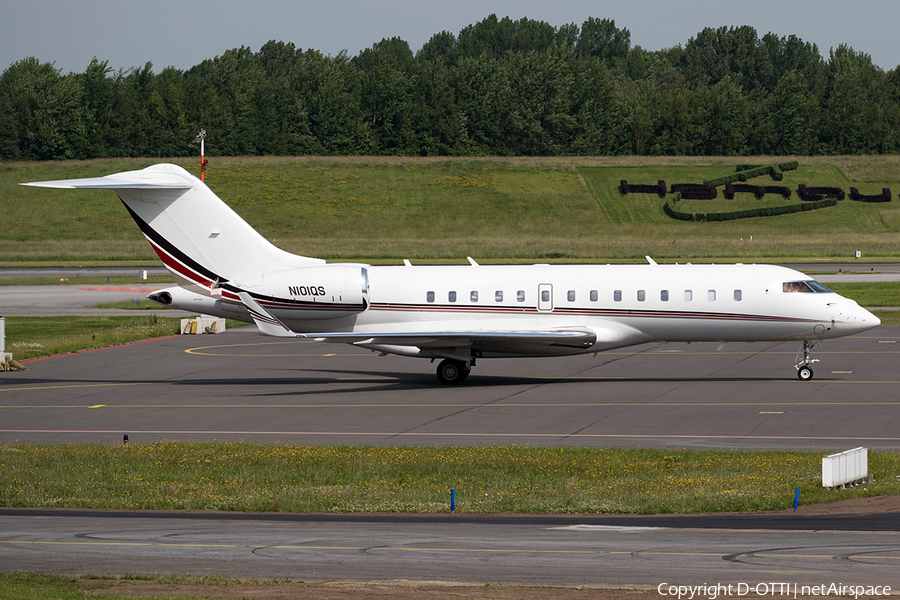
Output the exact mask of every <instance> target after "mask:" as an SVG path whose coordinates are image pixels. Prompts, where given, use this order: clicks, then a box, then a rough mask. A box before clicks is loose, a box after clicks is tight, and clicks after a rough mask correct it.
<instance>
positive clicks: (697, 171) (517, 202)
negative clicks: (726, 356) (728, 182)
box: [0, 157, 900, 264]
mask: <svg viewBox="0 0 900 600" xmlns="http://www.w3.org/2000/svg"><path fill="white" fill-rule="evenodd" d="M870 158H871V157H836V158H833V159H829V158H822V157H816V158H807V159H804V158H801V159H799V160H800V168H799V169H797V170H796V171H788V172H786V173H785V178H784V181H782V182H778V184H779V185H786V186H788V187H790V188H791V189H792V190H794V193H793V196H792V198H791V199H790V200H788V201H784V200H781V199H778V198H775V197H769V196H767V197H766V198H765V199H764V200H762V201H760V200H756V199H755V197H754V196H753V195H752V194H738V197H737V198H736V199H735V200H734V201H727V200H724V199H723V198H722V194H721V193H720V198H719V200H715V201H711V202H704V203H701V202H700V201H685V202H684V203H682V204H680V205H679V207H680V208H682V209H684V210H698V211H699V210H702V211H703V212H716V211H719V210H736V209H740V208H746V207H750V206H757V205H759V204H760V203H772V202H774V203H781V202H788V203H796V202H798V201H799V200H798V199H797V196H796V187H797V185H798V184H799V183H807V184H809V185H829V186H838V187H841V188H843V189H844V190H845V191H847V192H848V193H849V188H850V186H855V187H858V188H859V189H860V190H861V191H862V192H863V193H869V194H874V193H878V192H880V191H881V188H882V187H890V188H892V191H893V195H894V200H893V201H892V202H891V203H890V204H887V205H885V204H866V203H861V202H852V201H849V200H845V201H844V202H842V203H840V204H839V205H838V206H837V207H834V208H829V209H824V210H820V211H814V212H811V213H803V214H797V215H783V216H779V217H769V218H756V219H744V220H740V221H733V222H725V223H683V222H678V221H674V220H672V219H670V218H668V217H667V216H666V215H665V214H664V213H663V211H662V200H661V199H659V198H658V197H656V196H655V195H651V194H632V195H629V196H623V195H622V194H621V193H620V192H619V191H618V185H619V181H620V180H622V179H627V180H629V181H631V182H633V183H654V182H656V181H657V180H658V179H664V180H665V181H666V182H667V184H672V183H684V182H701V181H702V180H703V179H706V178H709V177H715V176H719V175H723V174H725V173H728V172H731V171H733V170H734V168H735V164H736V163H737V162H742V160H740V159H722V158H711V159H705V158H667V159H643V158H631V159H626V158H615V159H613V158H608V159H605V158H595V159H589V158H569V159H481V160H474V159H452V160H451V159H442V160H435V159H405V158H404V159H399V158H393V159H377V158H344V159H341V158H302V157H300V158H215V159H214V161H213V165H211V167H210V168H209V169H208V171H207V183H208V184H209V185H210V187H211V188H212V189H213V191H215V192H216V193H217V194H218V195H219V196H220V197H221V198H222V199H223V200H224V201H225V202H226V203H227V204H229V205H230V206H232V207H233V208H234V209H235V210H236V211H237V212H238V213H239V214H240V215H241V216H243V217H244V218H245V219H246V220H247V221H248V222H249V223H250V224H251V225H253V226H254V227H255V228H257V229H258V230H259V231H260V232H261V233H262V234H263V235H264V236H265V237H267V238H269V239H270V240H272V241H273V242H274V243H275V244H276V245H278V246H280V247H282V248H284V249H286V250H288V251H291V252H295V253H298V254H303V255H310V256H319V257H324V258H329V259H341V260H378V259H387V260H397V261H399V259H401V258H410V259H417V260H438V261H439V260H464V259H465V257H466V256H474V257H476V258H480V259H483V260H486V261H492V260H503V259H509V260H526V261H527V260H553V259H569V260H576V261H582V260H591V259H596V260H639V259H641V258H642V257H643V256H644V255H647V254H649V255H652V256H654V257H656V258H657V259H660V258H662V259H684V260H688V259H693V260H714V259H723V262H724V259H741V260H746V261H748V262H749V261H750V259H760V260H763V259H767V258H768V259H786V258H793V259H804V260H805V259H835V258H849V257H852V256H854V253H855V252H856V251H857V250H858V251H860V252H862V253H863V256H864V257H865V258H868V259H872V258H874V257H878V258H888V259H890V258H893V257H897V256H900V244H898V242H900V201H898V199H897V194H898V192H900V157H876V158H877V160H874V159H872V160H870ZM782 160H783V159H765V158H758V159H755V160H753V161H752V162H754V163H760V164H768V163H771V162H780V161H782ZM829 160H831V162H828V161H829ZM153 162H158V161H153V160H148V159H140V160H137V159H135V160H98V161H85V162H61V163H7V164H4V165H0V202H2V207H3V211H4V219H3V220H2V222H0V261H2V263H3V264H16V263H19V262H24V261H44V262H70V261H113V262H115V261H135V260H147V261H153V262H156V260H157V259H156V258H155V256H154V255H153V254H152V251H151V250H150V247H149V245H148V244H147V243H146V242H145V241H144V240H143V239H142V236H141V235H140V233H139V231H138V229H137V227H136V226H135V225H134V224H133V223H132V222H131V220H130V218H129V217H128V214H127V212H126V211H125V210H124V208H123V207H122V206H121V203H120V202H119V200H118V199H117V198H116V197H115V195H114V194H113V193H111V192H108V191H102V190H46V189H39V188H27V187H22V186H18V185H16V184H17V183H19V182H23V181H38V180H48V179H63V178H75V177H89V176H98V175H104V174H109V173H115V172H119V171H124V170H131V169H140V168H143V167H146V166H148V165H150V164H152V163H153ZM175 162H178V163H179V164H181V165H182V166H185V167H186V168H188V169H189V170H191V171H194V172H196V170H197V168H196V164H195V162H196V161H185V160H182V159H179V160H177V161H175ZM750 183H758V184H762V185H768V184H774V183H776V182H773V181H771V179H770V178H769V177H768V176H763V177H759V178H755V179H753V180H751V181H750ZM690 202H694V203H698V205H697V206H696V207H692V205H691V204H690ZM751 238H752V240H751Z"/></svg>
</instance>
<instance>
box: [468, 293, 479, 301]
mask: <svg viewBox="0 0 900 600" xmlns="http://www.w3.org/2000/svg"><path fill="white" fill-rule="evenodd" d="M469 300H470V301H471V302H478V292H476V291H475V290H472V291H471V292H469Z"/></svg>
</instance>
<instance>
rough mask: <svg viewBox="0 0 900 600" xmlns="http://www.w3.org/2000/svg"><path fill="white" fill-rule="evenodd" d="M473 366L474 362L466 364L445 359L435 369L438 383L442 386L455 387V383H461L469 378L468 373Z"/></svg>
mask: <svg viewBox="0 0 900 600" xmlns="http://www.w3.org/2000/svg"><path fill="white" fill-rule="evenodd" d="M474 364H475V361H474V360H473V361H472V362H470V363H468V364H466V363H465V362H463V361H461V360H454V359H452V358H445V359H444V360H442V361H441V362H440V364H439V365H438V368H437V378H438V381H440V382H441V383H443V384H444V385H456V384H457V383H462V382H463V381H464V380H465V378H466V377H468V376H469V373H471V372H472V367H473V366H474Z"/></svg>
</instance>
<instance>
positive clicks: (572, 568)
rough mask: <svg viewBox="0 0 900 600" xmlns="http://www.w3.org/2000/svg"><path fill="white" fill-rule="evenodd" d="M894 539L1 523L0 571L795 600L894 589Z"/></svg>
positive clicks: (553, 528)
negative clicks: (693, 589)
mask: <svg viewBox="0 0 900 600" xmlns="http://www.w3.org/2000/svg"><path fill="white" fill-rule="evenodd" d="M895 526H896V515H882V516H881V517H878V516H875V517H869V518H860V517H857V516H847V515H844V516H841V515H837V516H834V515H832V516H830V517H828V518H826V517H814V516H807V517H800V516H787V517H784V518H773V517H771V516H767V515H752V516H735V515H712V516H710V515H705V516H693V517H677V516H668V517H666V516H661V517H652V516H651V517H627V516H626V517H622V516H586V515H578V516H521V515H520V516H516V515H512V516H466V515H285V514H233V513H231V514H227V513H226V514H222V513H211V512H210V513H190V512H187V513H173V512H162V513H157V512H134V513H131V512H115V511H112V512H104V511H52V510H43V511H34V510H11V509H0V570H15V571H38V572H44V571H51V572H55V573H65V574H73V575H76V574H82V573H86V572H87V573H97V572H98V571H99V572H102V573H109V574H128V573H159V574H166V573H175V574H187V575H194V576H203V575H227V576H236V577H251V578H260V577H266V578H290V579H302V580H325V579H354V580H363V581H371V580H382V581H384V580H397V579H401V580H403V579H405V580H410V579H414V580H419V581H422V580H431V581H457V582H517V583H529V584H542V585H543V584H565V585H582V584H593V585H612V586H617V585H646V586H654V587H655V586H658V585H660V584H664V583H665V584H666V585H667V586H668V585H674V586H677V585H695V586H696V585H703V584H710V585H713V584H716V583H723V584H732V585H734V586H736V587H735V588H734V591H733V592H732V593H731V594H730V595H731V596H739V594H738V593H736V592H737V591H738V589H740V588H738V587H737V586H738V585H740V584H743V585H745V586H748V587H749V588H750V590H749V591H756V592H759V591H760V590H763V593H762V594H761V595H763V596H767V595H772V596H793V595H794V594H793V593H792V592H793V589H794V588H793V587H792V588H791V593H788V592H787V590H785V588H783V587H782V588H779V589H777V590H773V589H772V588H756V586H758V585H767V584H768V585H774V583H773V582H777V584H779V585H791V586H794V585H798V586H799V585H822V584H824V585H826V586H827V585H829V584H842V585H865V586H881V587H883V586H891V587H892V588H893V589H894V590H896V589H898V588H900V569H898V568H897V566H898V564H900V534H898V533H896V531H895V530H894V531H892V530H891V529H892V527H894V528H895ZM800 589H802V588H799V589H798V590H797V591H800ZM747 591H748V590H747V589H746V588H745V589H744V591H743V594H742V595H746V593H747ZM720 595H722V596H726V594H720ZM807 595H808V594H807ZM820 595H824V594H820ZM700 597H706V598H708V597H709V596H708V595H707V594H703V595H701V596H700Z"/></svg>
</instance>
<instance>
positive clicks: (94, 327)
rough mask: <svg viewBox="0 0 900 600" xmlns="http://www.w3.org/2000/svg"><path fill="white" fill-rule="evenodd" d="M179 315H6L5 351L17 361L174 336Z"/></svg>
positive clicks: (176, 331)
mask: <svg viewBox="0 0 900 600" xmlns="http://www.w3.org/2000/svg"><path fill="white" fill-rule="evenodd" d="M180 324H181V319H180V318H175V317H157V316H154V315H145V316H140V317H130V316H128V317H6V350H7V352H12V354H13V357H14V358H15V359H16V360H17V361H20V362H21V361H23V360H28V359H29V358H35V357H39V356H52V355H54V354H63V353H67V352H77V351H79V350H87V349H91V348H103V347H105V346H114V345H116V344H126V343H129V342H136V341H139V340H146V339H150V338H157V337H162V336H165V335H176V334H177V333H178V331H179V326H180Z"/></svg>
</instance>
